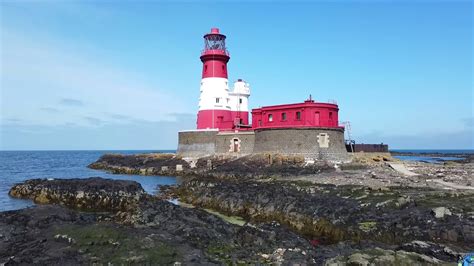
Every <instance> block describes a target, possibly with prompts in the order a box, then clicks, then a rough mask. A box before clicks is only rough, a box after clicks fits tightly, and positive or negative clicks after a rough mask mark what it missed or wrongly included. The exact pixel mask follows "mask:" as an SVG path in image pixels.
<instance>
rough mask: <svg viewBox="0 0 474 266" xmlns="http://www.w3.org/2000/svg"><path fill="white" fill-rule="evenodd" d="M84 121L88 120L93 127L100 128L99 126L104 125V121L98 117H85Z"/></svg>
mask: <svg viewBox="0 0 474 266" xmlns="http://www.w3.org/2000/svg"><path fill="white" fill-rule="evenodd" d="M84 119H85V120H87V122H89V123H91V124H92V125H96V126H98V125H102V124H104V121H103V120H101V119H99V118H97V117H91V116H84Z"/></svg>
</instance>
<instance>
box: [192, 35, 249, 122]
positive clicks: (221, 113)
mask: <svg viewBox="0 0 474 266" xmlns="http://www.w3.org/2000/svg"><path fill="white" fill-rule="evenodd" d="M225 39H226V36H225V35H223V34H221V33H219V29H217V28H212V29H211V32H210V33H208V34H206V35H204V50H203V51H202V53H201V61H202V63H203V65H202V80H201V90H200V92H201V94H200V97H199V112H198V116H197V128H198V129H219V130H230V129H234V128H238V127H239V126H240V125H248V97H249V96H250V90H249V87H248V84H247V83H245V82H243V81H242V80H239V81H238V82H237V83H236V85H235V88H234V91H233V92H229V84H228V76H227V62H229V59H230V56H229V52H228V51H227V48H226V46H225Z"/></svg>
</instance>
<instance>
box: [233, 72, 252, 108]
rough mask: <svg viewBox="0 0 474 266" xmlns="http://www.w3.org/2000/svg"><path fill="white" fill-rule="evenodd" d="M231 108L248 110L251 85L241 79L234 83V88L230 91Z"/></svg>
mask: <svg viewBox="0 0 474 266" xmlns="http://www.w3.org/2000/svg"><path fill="white" fill-rule="evenodd" d="M229 96H230V108H231V111H233V112H248V111H249V97H250V85H249V84H248V83H247V82H245V81H243V80H241V79H239V80H237V81H236V82H235V83H234V90H233V91H232V92H229Z"/></svg>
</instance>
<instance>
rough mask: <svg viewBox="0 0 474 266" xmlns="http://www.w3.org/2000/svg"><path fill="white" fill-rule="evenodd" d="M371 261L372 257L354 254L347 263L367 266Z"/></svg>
mask: <svg viewBox="0 0 474 266" xmlns="http://www.w3.org/2000/svg"><path fill="white" fill-rule="evenodd" d="M369 259H370V256H369V255H367V254H361V253H354V254H352V255H350V256H349V259H348V260H347V263H348V264H349V265H357V266H367V265H369Z"/></svg>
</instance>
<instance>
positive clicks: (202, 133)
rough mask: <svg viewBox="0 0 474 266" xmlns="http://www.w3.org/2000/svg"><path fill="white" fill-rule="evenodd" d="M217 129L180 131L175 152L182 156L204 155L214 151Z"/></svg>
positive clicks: (211, 153)
mask: <svg viewBox="0 0 474 266" xmlns="http://www.w3.org/2000/svg"><path fill="white" fill-rule="evenodd" d="M217 133H218V131H217V130H196V131H181V132H179V133H178V134H179V135H178V150H177V153H178V155H180V156H183V157H204V156H209V155H213V154H215V152H216V136H217Z"/></svg>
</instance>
